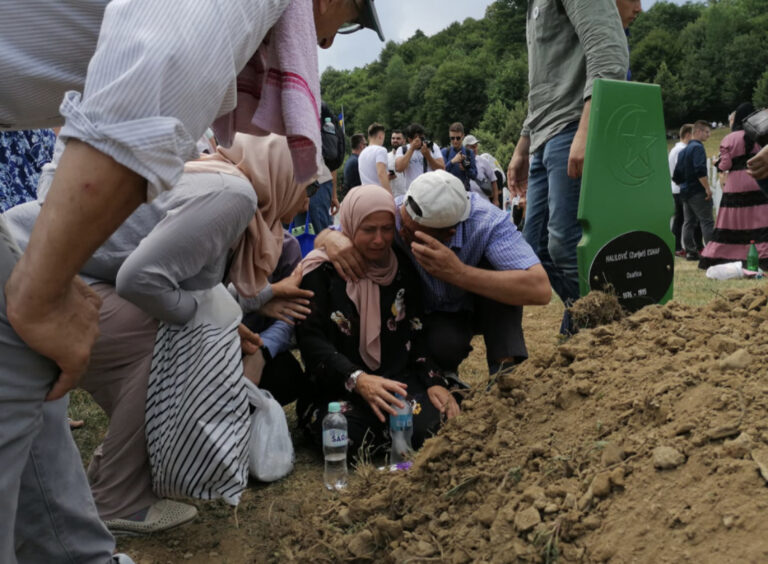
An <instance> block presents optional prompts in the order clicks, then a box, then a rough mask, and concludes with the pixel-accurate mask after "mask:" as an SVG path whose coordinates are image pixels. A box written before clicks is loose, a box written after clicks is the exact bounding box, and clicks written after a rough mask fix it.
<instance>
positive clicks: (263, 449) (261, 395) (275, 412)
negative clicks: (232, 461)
mask: <svg viewBox="0 0 768 564" xmlns="http://www.w3.org/2000/svg"><path fill="white" fill-rule="evenodd" d="M245 386H246V391H247V392H248V401H249V402H250V403H251V405H252V406H253V407H254V408H255V411H254V413H253V415H252V416H251V438H250V440H249V441H248V468H249V469H250V471H251V476H253V477H254V478H256V479H257V480H260V481H262V482H274V481H275V480H279V479H280V478H283V477H285V476H287V475H288V474H290V473H291V471H292V470H293V458H294V457H293V442H292V441H291V433H290V431H289V430H288V421H287V420H286V418H285V411H283V408H282V407H281V406H280V404H279V403H278V402H277V400H275V398H273V397H272V394H270V393H269V392H267V391H266V390H262V389H261V388H258V387H257V386H256V385H255V384H254V383H253V382H251V381H250V380H248V379H246V380H245Z"/></svg>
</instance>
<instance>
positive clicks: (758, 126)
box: [744, 108, 768, 147]
mask: <svg viewBox="0 0 768 564" xmlns="http://www.w3.org/2000/svg"><path fill="white" fill-rule="evenodd" d="M744 133H746V134H747V135H748V136H749V137H751V138H752V139H754V140H755V142H756V143H757V144H758V145H760V146H761V147H765V146H766V145H768V108H763V109H762V110H757V111H756V112H752V113H751V114H749V115H748V116H747V118H746V119H745V120H744Z"/></svg>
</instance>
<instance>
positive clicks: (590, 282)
mask: <svg viewBox="0 0 768 564" xmlns="http://www.w3.org/2000/svg"><path fill="white" fill-rule="evenodd" d="M673 211H674V203H673V201H672V193H671V190H670V178H669V168H668V164H667V143H666V134H665V129H664V117H663V113H662V105H661V88H660V87H659V86H657V85H654V84H640V83H636V82H622V81H615V80H596V81H595V85H594V89H593V92H592V108H591V112H590V117H589V136H588V139H587V150H586V156H585V160H584V174H583V176H582V182H581V196H580V198H579V212H578V219H579V221H580V222H581V225H582V228H583V236H582V238H581V241H580V242H579V245H578V248H577V256H578V261H579V289H580V291H581V295H582V296H583V295H586V294H587V293H588V292H589V291H590V290H602V289H604V288H605V286H606V285H607V284H610V285H611V286H613V289H614V291H615V293H616V295H617V297H618V298H619V301H620V302H621V304H622V306H624V307H625V308H626V309H628V310H630V311H635V310H638V309H640V308H641V307H643V306H645V305H648V304H652V303H664V302H666V301H667V300H669V299H671V298H672V280H673V277H674V266H675V255H674V252H673V250H674V239H673V236H672V233H671V232H670V228H669V219H670V217H671V216H672V213H673Z"/></svg>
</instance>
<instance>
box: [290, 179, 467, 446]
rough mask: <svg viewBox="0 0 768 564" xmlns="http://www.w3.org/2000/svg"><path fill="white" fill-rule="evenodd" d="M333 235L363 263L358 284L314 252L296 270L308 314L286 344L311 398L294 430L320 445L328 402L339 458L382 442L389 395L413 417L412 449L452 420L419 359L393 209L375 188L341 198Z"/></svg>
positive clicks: (417, 317)
mask: <svg viewBox="0 0 768 564" xmlns="http://www.w3.org/2000/svg"><path fill="white" fill-rule="evenodd" d="M340 223H341V228H342V230H343V231H344V233H345V234H348V236H349V237H350V238H351V239H352V242H353V244H354V246H355V247H356V248H357V250H358V251H360V253H361V254H362V256H363V257H364V258H365V259H366V260H367V262H368V270H367V273H366V277H365V278H362V279H360V280H358V281H356V282H355V281H350V282H345V281H344V279H343V278H342V277H341V276H340V275H339V274H338V273H337V272H336V270H335V269H334V267H333V265H332V264H331V263H330V261H329V259H328V256H327V255H326V254H325V252H324V251H322V250H314V251H312V252H311V253H310V254H309V255H307V257H306V258H305V259H304V260H303V261H302V263H301V264H302V268H303V272H304V279H303V281H302V285H301V287H302V288H304V289H307V290H311V291H312V292H314V298H313V300H312V306H311V309H312V312H311V313H310V315H309V316H308V317H307V319H306V320H305V321H304V322H303V323H301V324H300V325H298V326H297V328H296V337H297V340H298V344H299V349H300V350H301V355H302V358H303V360H304V363H305V367H306V370H307V374H308V376H309V378H310V380H311V382H312V385H313V388H314V389H313V391H312V396H311V397H310V398H309V399H308V400H302V398H300V399H299V404H298V406H297V411H298V414H299V423H300V425H301V426H303V427H304V428H305V430H306V431H308V432H309V434H310V435H311V436H312V438H313V440H314V441H315V442H316V443H317V444H318V445H320V444H322V441H321V436H322V429H321V425H322V419H323V417H324V416H325V414H326V413H327V410H328V403H329V402H332V401H339V400H341V401H342V412H343V413H344V415H345V416H346V418H347V423H348V437H349V450H348V452H349V453H351V454H352V456H356V455H357V454H358V452H359V449H360V448H361V447H362V446H363V443H364V442H365V447H372V448H376V447H380V446H382V445H384V444H386V443H388V442H389V440H388V426H387V418H386V415H387V414H389V415H395V409H394V408H393V405H397V406H399V407H403V406H404V404H403V402H402V401H401V400H400V399H398V398H397V397H395V396H396V394H397V395H399V396H400V397H402V398H406V401H409V402H410V403H411V406H412V409H413V447H414V448H419V447H420V446H421V445H422V443H423V442H424V440H425V439H427V438H429V436H430V435H432V434H434V433H435V432H436V431H437V429H438V428H439V426H440V423H441V416H443V415H444V416H446V417H448V418H450V417H453V416H455V415H457V414H458V413H459V405H458V403H457V402H456V400H455V399H454V397H453V395H452V394H451V392H450V391H449V390H448V384H447V383H446V381H445V380H444V378H443V376H442V374H441V373H440V371H439V370H438V368H437V367H436V366H435V365H434V364H433V363H432V362H431V361H430V359H428V358H427V357H426V352H425V351H426V349H425V346H424V338H423V330H422V318H423V309H422V297H421V289H420V284H419V278H418V274H417V273H416V271H415V269H414V267H413V265H412V263H411V261H410V260H409V259H408V258H407V257H406V256H405V255H404V254H403V253H402V252H401V251H399V250H396V249H393V247H392V241H393V239H394V236H395V202H394V199H393V198H392V195H391V194H390V193H389V191H387V190H385V189H384V188H381V187H379V186H371V185H368V186H360V187H357V188H354V189H353V190H351V191H350V192H349V193H348V194H347V196H346V197H345V198H344V202H343V203H342V205H341V209H340Z"/></svg>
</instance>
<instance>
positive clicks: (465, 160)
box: [461, 155, 472, 170]
mask: <svg viewBox="0 0 768 564" xmlns="http://www.w3.org/2000/svg"><path fill="white" fill-rule="evenodd" d="M471 165H472V161H470V160H469V155H464V158H463V159H462V160H461V166H463V167H464V170H469V167H470V166H471Z"/></svg>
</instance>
